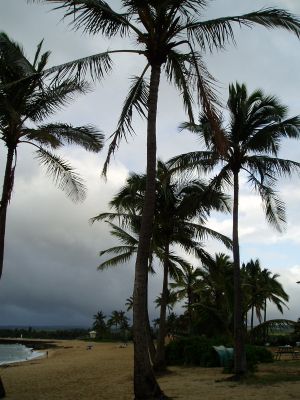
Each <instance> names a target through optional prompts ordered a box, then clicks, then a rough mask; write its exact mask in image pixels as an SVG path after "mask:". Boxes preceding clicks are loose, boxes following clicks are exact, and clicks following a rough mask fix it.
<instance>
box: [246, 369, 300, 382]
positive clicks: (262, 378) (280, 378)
mask: <svg viewBox="0 0 300 400" xmlns="http://www.w3.org/2000/svg"><path fill="white" fill-rule="evenodd" d="M298 381H300V371H298V372H293V373H284V372H274V373H271V374H270V373H269V374H264V375H250V376H248V377H247V378H245V379H243V380H242V381H241V383H242V384H246V385H273V384H276V383H278V382H298Z"/></svg>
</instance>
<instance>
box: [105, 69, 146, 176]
mask: <svg viewBox="0 0 300 400" xmlns="http://www.w3.org/2000/svg"><path fill="white" fill-rule="evenodd" d="M148 68H149V65H147V66H146V67H145V69H144V71H143V73H142V75H141V76H139V77H137V76H136V77H133V78H132V85H131V87H130V90H129V93H128V96H127V98H126V100H125V103H124V106H123V109H122V112H121V116H120V118H119V122H118V125H117V129H116V130H115V132H114V133H113V134H112V135H111V138H112V141H111V143H110V145H109V148H108V153H107V157H106V160H105V163H104V166H103V170H102V175H103V176H106V174H107V169H108V166H109V163H110V158H111V156H112V155H113V154H114V153H115V151H116V150H117V149H118V147H119V144H120V141H121V140H122V138H125V140H126V138H127V134H131V135H132V134H134V130H133V127H132V124H131V122H132V115H133V110H134V109H135V110H136V111H137V112H138V114H139V115H140V116H141V117H146V111H147V107H148V95H149V85H148V83H147V82H145V80H144V75H145V73H146V71H147V69H148Z"/></svg>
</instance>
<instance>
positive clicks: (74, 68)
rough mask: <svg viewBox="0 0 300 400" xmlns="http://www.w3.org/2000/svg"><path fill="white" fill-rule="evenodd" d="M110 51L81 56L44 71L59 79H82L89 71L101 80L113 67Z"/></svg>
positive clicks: (47, 74)
mask: <svg viewBox="0 0 300 400" xmlns="http://www.w3.org/2000/svg"><path fill="white" fill-rule="evenodd" d="M110 53H112V52H109V51H105V52H103V53H98V54H93V55H91V56H87V57H83V58H79V59H77V60H74V61H70V62H67V63H65V64H60V65H57V66H55V67H51V68H49V69H47V70H45V71H44V74H45V75H46V76H51V75H52V76H54V78H53V79H54V81H55V80H58V79H65V78H68V79H69V78H74V79H75V80H77V81H80V80H82V79H84V78H85V76H86V75H87V74H88V73H89V75H90V76H91V78H92V80H93V81H96V80H101V79H102V78H103V77H104V76H105V75H107V74H108V73H109V72H110V71H111V69H112V60H111V58H110Z"/></svg>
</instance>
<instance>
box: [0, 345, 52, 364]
mask: <svg viewBox="0 0 300 400" xmlns="http://www.w3.org/2000/svg"><path fill="white" fill-rule="evenodd" d="M44 354H45V353H44V352H43V351H35V350H33V349H32V348H30V347H26V346H24V345H23V344H0V365H4V364H12V363H15V362H21V361H28V360H33V359H35V358H39V357H42V356H44Z"/></svg>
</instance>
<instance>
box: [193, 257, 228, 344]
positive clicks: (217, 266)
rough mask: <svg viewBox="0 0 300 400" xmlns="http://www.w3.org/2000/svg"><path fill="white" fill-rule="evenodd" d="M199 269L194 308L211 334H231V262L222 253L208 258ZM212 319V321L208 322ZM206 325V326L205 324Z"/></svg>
mask: <svg viewBox="0 0 300 400" xmlns="http://www.w3.org/2000/svg"><path fill="white" fill-rule="evenodd" d="M199 269H200V276H201V284H200V285H199V288H198V289H196V293H197V294H198V296H199V301H198V303H196V304H195V307H196V310H197V311H198V313H200V315H201V316H202V318H203V317H204V318H203V319H204V320H205V321H206V325H209V328H210V329H211V327H213V329H215V327H216V328H217V332H216V331H215V332H213V334H216V333H218V334H222V335H227V336H228V337H231V336H232V320H233V298H234V296H233V279H232V277H233V263H232V261H231V259H230V257H229V256H228V255H226V254H224V253H219V254H215V256H214V257H210V258H208V259H207V260H206V261H205V262H204V263H202V266H201V267H200V268H199ZM209 321H212V323H208V322H209ZM207 327H208V326H207Z"/></svg>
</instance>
